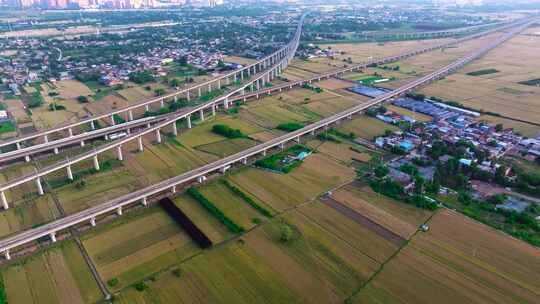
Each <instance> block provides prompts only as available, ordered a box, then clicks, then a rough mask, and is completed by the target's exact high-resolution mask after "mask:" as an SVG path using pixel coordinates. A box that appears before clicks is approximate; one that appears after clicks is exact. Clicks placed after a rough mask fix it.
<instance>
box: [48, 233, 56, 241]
mask: <svg viewBox="0 0 540 304" xmlns="http://www.w3.org/2000/svg"><path fill="white" fill-rule="evenodd" d="M49 236H50V237H51V241H52V242H53V243H56V232H51V233H50V234H49Z"/></svg>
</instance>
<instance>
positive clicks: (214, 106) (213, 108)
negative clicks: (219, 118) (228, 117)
mask: <svg viewBox="0 0 540 304" xmlns="http://www.w3.org/2000/svg"><path fill="white" fill-rule="evenodd" d="M212 116H216V105H212Z"/></svg>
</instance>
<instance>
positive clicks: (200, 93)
mask: <svg viewBox="0 0 540 304" xmlns="http://www.w3.org/2000/svg"><path fill="white" fill-rule="evenodd" d="M198 93H199V97H201V95H202V92H201V87H199V88H198Z"/></svg>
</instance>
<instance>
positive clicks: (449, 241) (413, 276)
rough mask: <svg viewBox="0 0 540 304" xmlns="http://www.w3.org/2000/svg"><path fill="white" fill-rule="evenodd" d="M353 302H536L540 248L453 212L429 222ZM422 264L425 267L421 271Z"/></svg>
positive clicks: (438, 215)
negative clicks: (438, 300)
mask: <svg viewBox="0 0 540 304" xmlns="http://www.w3.org/2000/svg"><path fill="white" fill-rule="evenodd" d="M430 226H431V229H430V232H429V233H420V234H419V235H417V236H415V237H414V238H413V240H412V242H411V243H409V245H407V246H406V247H405V249H404V250H402V251H401V252H400V253H399V254H398V255H397V256H396V257H395V258H393V259H392V260H391V261H390V262H389V263H388V264H386V265H385V267H384V269H382V271H381V272H380V273H379V274H378V275H377V276H376V277H375V279H374V280H373V281H371V282H370V283H369V285H367V286H366V287H365V288H363V289H362V290H361V291H360V292H359V293H358V294H357V295H356V297H354V298H353V303H381V302H384V303H404V302H414V303H432V302H433V299H435V298H436V299H440V302H441V303H465V302H467V303H533V302H535V301H536V299H537V298H538V295H539V294H540V288H539V287H538V284H531V283H532V282H538V281H539V280H540V278H539V275H538V272H537V271H536V270H535V269H538V267H540V264H539V261H540V259H539V257H540V253H539V252H538V250H537V249H536V248H533V247H532V246H529V245H528V244H525V243H523V242H521V241H518V240H515V239H512V238H509V237H506V236H504V235H502V234H500V233H498V232H495V231H493V230H492V229H491V228H488V227H486V226H484V225H482V224H478V223H476V222H473V221H471V220H469V219H467V218H465V217H463V216H462V215H459V214H456V213H453V212H451V211H446V210H445V211H441V212H439V213H438V214H437V215H436V216H435V217H434V218H433V219H432V220H431V221H430ZM419 265H422V266H421V267H419Z"/></svg>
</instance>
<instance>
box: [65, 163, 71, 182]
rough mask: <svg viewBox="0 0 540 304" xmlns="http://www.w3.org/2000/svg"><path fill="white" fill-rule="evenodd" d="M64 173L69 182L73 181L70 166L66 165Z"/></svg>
mask: <svg viewBox="0 0 540 304" xmlns="http://www.w3.org/2000/svg"><path fill="white" fill-rule="evenodd" d="M66 171H67V176H68V179H69V180H73V172H72V171H71V165H68V166H67V167H66Z"/></svg>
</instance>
